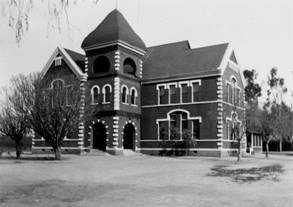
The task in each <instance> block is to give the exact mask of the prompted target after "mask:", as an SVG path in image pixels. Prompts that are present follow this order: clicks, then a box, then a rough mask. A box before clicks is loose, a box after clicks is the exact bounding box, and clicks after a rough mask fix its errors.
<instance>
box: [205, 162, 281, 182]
mask: <svg viewBox="0 0 293 207" xmlns="http://www.w3.org/2000/svg"><path fill="white" fill-rule="evenodd" d="M211 171H212V172H210V173H208V174H207V175H208V176H215V177H229V178H231V179H232V180H233V181H234V182H237V183H252V182H257V181H260V180H263V179H269V180H272V181H279V175H280V174H281V173H283V172H284V169H283V167H282V166H281V165H279V164H275V165H269V166H264V167H253V168H247V169H246V168H238V169H228V166H226V165H217V166H215V167H213V168H211Z"/></svg>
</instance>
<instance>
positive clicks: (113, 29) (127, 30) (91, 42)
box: [81, 9, 146, 51]
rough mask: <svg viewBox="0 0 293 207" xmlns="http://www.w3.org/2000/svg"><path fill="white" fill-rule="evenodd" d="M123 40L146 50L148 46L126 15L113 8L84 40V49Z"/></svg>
mask: <svg viewBox="0 0 293 207" xmlns="http://www.w3.org/2000/svg"><path fill="white" fill-rule="evenodd" d="M117 41H121V42H124V43H126V44H129V45H131V46H133V47H136V48H138V49H141V50H143V51H146V46H145V44H144V42H143V41H142V39H141V38H140V37H139V36H138V35H137V34H136V33H135V32H134V30H133V29H132V28H131V26H130V25H129V24H128V22H127V21H126V19H125V18H124V16H123V15H122V14H121V13H120V12H119V11H118V10H117V9H115V10H113V11H112V12H111V13H110V14H108V15H107V16H106V17H105V19H104V20H103V21H102V23H100V24H99V25H98V26H97V28H96V29H94V30H93V31H92V32H91V33H90V34H88V35H87V37H86V38H85V39H84V40H83V42H82V45H81V47H82V48H83V49H87V48H91V47H95V46H99V45H103V44H107V43H113V42H117Z"/></svg>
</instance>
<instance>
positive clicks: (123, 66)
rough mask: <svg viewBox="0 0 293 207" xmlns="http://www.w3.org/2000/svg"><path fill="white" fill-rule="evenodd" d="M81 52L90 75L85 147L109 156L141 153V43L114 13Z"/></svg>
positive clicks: (101, 25)
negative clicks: (138, 151) (83, 53)
mask: <svg viewBox="0 0 293 207" xmlns="http://www.w3.org/2000/svg"><path fill="white" fill-rule="evenodd" d="M81 47H82V48H83V49H84V51H85V54H86V58H85V70H86V72H87V74H88V81H87V87H86V97H88V98H87V99H86V106H87V107H86V108H87V109H88V110H87V111H86V113H87V115H86V117H87V120H86V124H85V137H86V140H85V141H86V142H85V147H88V148H89V149H99V150H103V151H107V152H110V153H112V154H118V153H121V152H122V151H123V150H125V149H128V150H134V151H135V150H136V149H138V148H139V147H140V146H139V143H140V117H141V101H140V100H141V99H140V94H141V88H140V87H141V85H140V80H141V78H142V63H143V57H144V54H145V51H146V47H145V44H144V42H143V41H142V39H141V38H140V37H139V36H138V35H137V34H136V33H135V32H134V30H133V29H132V28H131V26H130V25H129V24H128V22H127V21H126V19H125V18H124V16H123V15H122V14H121V13H120V12H119V11H118V10H117V9H115V10H113V11H112V12H111V13H110V14H108V15H107V16H106V17H105V19H104V20H103V21H102V22H101V23H100V24H99V25H98V27H97V28H96V29H94V30H93V31H92V32H91V33H90V34H89V35H87V37H86V38H85V39H84V40H83V42H82V46H81Z"/></svg>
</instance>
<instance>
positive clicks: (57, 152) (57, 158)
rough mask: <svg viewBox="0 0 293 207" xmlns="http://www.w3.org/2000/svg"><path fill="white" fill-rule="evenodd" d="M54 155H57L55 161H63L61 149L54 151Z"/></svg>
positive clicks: (57, 148)
mask: <svg viewBox="0 0 293 207" xmlns="http://www.w3.org/2000/svg"><path fill="white" fill-rule="evenodd" d="M54 153H55V160H61V147H59V146H58V147H56V148H55V149H54Z"/></svg>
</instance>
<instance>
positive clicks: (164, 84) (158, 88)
mask: <svg viewBox="0 0 293 207" xmlns="http://www.w3.org/2000/svg"><path fill="white" fill-rule="evenodd" d="M161 87H164V89H165V90H166V89H167V84H166V83H163V84H157V86H156V88H157V92H158V105H162V104H160V95H161V94H160V88H161Z"/></svg>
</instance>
